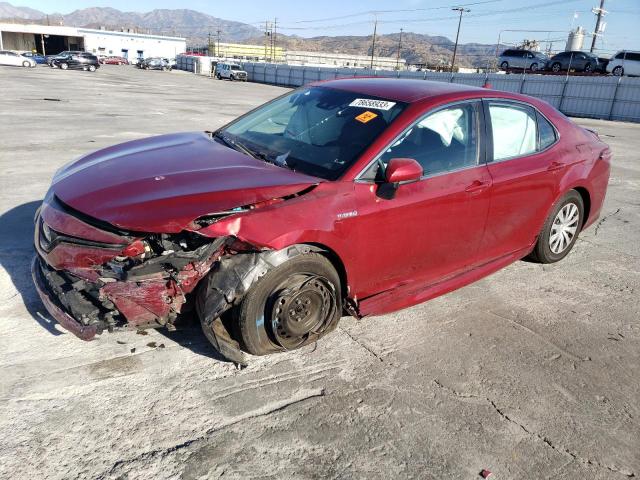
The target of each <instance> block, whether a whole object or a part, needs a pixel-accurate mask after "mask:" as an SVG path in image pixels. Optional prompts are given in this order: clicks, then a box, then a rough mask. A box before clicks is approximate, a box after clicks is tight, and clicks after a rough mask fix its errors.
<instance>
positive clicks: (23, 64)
mask: <svg viewBox="0 0 640 480" xmlns="http://www.w3.org/2000/svg"><path fill="white" fill-rule="evenodd" d="M22 66H23V67H24V68H27V67H30V66H31V64H30V63H29V62H27V61H26V60H25V61H24V62H22Z"/></svg>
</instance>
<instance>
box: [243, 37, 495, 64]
mask: <svg viewBox="0 0 640 480" xmlns="http://www.w3.org/2000/svg"><path fill="white" fill-rule="evenodd" d="M399 37H400V34H399V33H392V34H388V35H377V36H376V52H375V54H376V56H381V57H396V56H397V54H398V41H399V39H400V38H399ZM247 42H254V43H258V44H261V43H262V42H264V37H262V36H260V37H256V38H252V39H249V40H247ZM277 43H278V46H281V47H284V48H286V49H290V50H308V51H312V52H320V51H321V52H331V53H349V54H357V55H371V43H372V42H371V35H366V36H335V37H329V36H321V37H312V38H302V37H297V36H286V35H278V37H277ZM453 47H454V42H452V41H451V40H450V39H448V38H446V37H442V36H430V35H424V34H419V33H411V32H407V33H403V34H402V45H401V48H400V56H401V58H404V59H406V60H407V62H408V63H411V64H429V65H430V66H438V65H450V64H451V57H452V56H453ZM495 50H496V46H495V45H483V44H477V43H468V44H460V45H458V52H457V59H456V65H458V66H464V67H483V66H486V65H487V62H488V61H490V60H491V59H493V58H494V56H495Z"/></svg>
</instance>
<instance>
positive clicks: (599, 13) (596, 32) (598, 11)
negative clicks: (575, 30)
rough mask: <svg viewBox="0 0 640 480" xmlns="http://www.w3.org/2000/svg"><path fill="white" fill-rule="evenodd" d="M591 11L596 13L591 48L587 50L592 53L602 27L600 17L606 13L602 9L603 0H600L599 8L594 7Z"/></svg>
mask: <svg viewBox="0 0 640 480" xmlns="http://www.w3.org/2000/svg"><path fill="white" fill-rule="evenodd" d="M592 11H593V13H595V14H596V16H597V18H596V29H595V30H594V32H593V39H592V40H591V50H589V51H590V52H591V53H593V51H594V50H595V49H596V39H597V38H598V35H599V34H600V28H602V27H601V25H602V17H604V15H605V14H606V13H607V12H605V10H604V0H600V8H594V9H593V10H592Z"/></svg>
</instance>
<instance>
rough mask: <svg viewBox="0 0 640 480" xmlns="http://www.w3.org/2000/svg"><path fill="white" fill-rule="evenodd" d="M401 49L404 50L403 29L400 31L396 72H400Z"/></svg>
mask: <svg viewBox="0 0 640 480" xmlns="http://www.w3.org/2000/svg"><path fill="white" fill-rule="evenodd" d="M401 48H402V28H401V29H400V38H399V39H398V55H397V56H396V70H399V65H400V49H401Z"/></svg>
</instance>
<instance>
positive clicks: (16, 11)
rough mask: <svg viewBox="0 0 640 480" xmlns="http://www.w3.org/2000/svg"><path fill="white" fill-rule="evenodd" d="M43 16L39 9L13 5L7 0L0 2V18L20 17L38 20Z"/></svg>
mask: <svg viewBox="0 0 640 480" xmlns="http://www.w3.org/2000/svg"><path fill="white" fill-rule="evenodd" d="M44 16H45V14H44V13H42V12H41V11H39V10H34V9H33V8H28V7H14V6H13V5H11V4H10V3H8V2H0V18H22V19H25V20H39V19H41V18H43V17H44Z"/></svg>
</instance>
